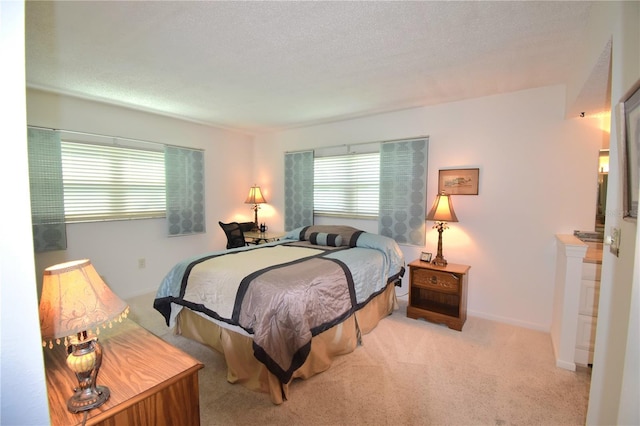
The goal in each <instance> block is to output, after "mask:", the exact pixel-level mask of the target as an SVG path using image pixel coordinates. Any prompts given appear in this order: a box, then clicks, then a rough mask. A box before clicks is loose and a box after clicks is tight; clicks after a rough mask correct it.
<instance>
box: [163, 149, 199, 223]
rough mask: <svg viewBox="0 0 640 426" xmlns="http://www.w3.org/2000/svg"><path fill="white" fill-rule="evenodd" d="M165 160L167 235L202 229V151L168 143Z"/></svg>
mask: <svg viewBox="0 0 640 426" xmlns="http://www.w3.org/2000/svg"><path fill="white" fill-rule="evenodd" d="M164 161H165V174H166V191H167V226H168V232H169V235H190V234H200V233H203V232H205V213H204V200H205V198H204V151H202V150H196V149H188V148H178V147H175V146H167V147H165V151H164Z"/></svg>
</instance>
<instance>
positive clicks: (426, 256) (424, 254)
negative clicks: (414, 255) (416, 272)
mask: <svg viewBox="0 0 640 426" xmlns="http://www.w3.org/2000/svg"><path fill="white" fill-rule="evenodd" d="M420 260H422V261H423V262H431V253H427V252H426V251H423V252H422V254H421V255H420Z"/></svg>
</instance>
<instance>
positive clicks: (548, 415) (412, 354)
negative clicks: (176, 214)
mask: <svg viewBox="0 0 640 426" xmlns="http://www.w3.org/2000/svg"><path fill="white" fill-rule="evenodd" d="M153 296H154V295H153V294H148V295H144V296H139V297H136V298H133V299H130V300H128V302H129V303H130V306H131V314H130V318H131V319H133V320H134V321H136V322H138V323H139V324H141V325H142V326H143V327H145V328H147V329H148V330H150V331H151V332H153V333H155V334H157V335H158V336H160V337H162V338H163V339H164V340H166V341H168V342H170V343H171V344H173V345H175V346H177V347H179V348H181V349H183V350H184V351H185V352H187V353H189V354H191V355H192V356H193V357H194V358H197V359H198V360H200V361H201V362H202V363H203V364H204V365H205V368H204V369H202V370H200V373H199V380H200V415H201V422H202V424H203V425H249V424H269V425H271V424H272V425H285V424H288V425H353V424H358V425H401V424H402V425H425V424H428V425H578V424H580V425H583V424H584V423H585V418H586V409H587V401H588V397H589V381H590V370H589V369H587V368H582V369H579V370H578V371H577V372H570V371H566V370H563V369H560V368H556V367H555V365H554V358H553V351H552V347H551V339H550V337H549V335H548V334H546V333H542V332H537V331H532V330H528V329H524V328H519V327H514V326H510V325H505V324H501V323H497V322H492V321H488V320H484V319H479V318H473V317H471V318H468V319H467V322H466V324H465V326H464V329H463V331H462V332H458V331H453V330H450V329H448V328H446V327H445V326H441V325H437V324H431V323H428V322H425V321H422V320H413V319H409V318H407V317H406V305H407V302H406V299H405V300H402V299H400V301H399V302H400V309H399V310H397V311H395V312H394V313H393V315H391V316H389V317H388V318H385V319H384V320H382V321H381V322H380V324H379V325H378V327H377V328H376V329H375V330H373V332H371V333H370V334H368V335H365V336H364V345H363V346H361V347H358V348H357V349H356V350H355V351H354V352H353V353H351V354H348V355H345V356H342V357H339V358H338V359H336V361H335V362H334V364H333V366H332V367H331V368H330V369H329V370H328V371H326V372H324V373H322V374H320V375H317V376H315V377H312V378H311V379H309V380H300V381H296V382H295V384H294V385H293V386H292V387H291V396H290V399H289V400H288V401H285V403H284V404H282V405H280V406H276V405H273V404H272V403H271V402H270V399H269V396H268V395H267V394H261V393H256V392H252V391H249V390H247V389H245V388H243V387H242V386H240V385H231V384H229V383H227V381H226V371H225V365H224V360H223V359H222V356H221V355H219V354H218V353H217V352H215V351H213V350H211V349H209V348H208V347H206V346H203V345H201V344H199V343H195V342H192V341H189V340H187V339H185V338H183V337H181V336H174V335H173V333H172V331H171V330H169V328H168V327H167V326H166V325H165V324H164V322H163V318H162V316H161V315H160V314H159V313H158V312H156V311H155V310H153V307H152V303H153V302H152V300H153Z"/></svg>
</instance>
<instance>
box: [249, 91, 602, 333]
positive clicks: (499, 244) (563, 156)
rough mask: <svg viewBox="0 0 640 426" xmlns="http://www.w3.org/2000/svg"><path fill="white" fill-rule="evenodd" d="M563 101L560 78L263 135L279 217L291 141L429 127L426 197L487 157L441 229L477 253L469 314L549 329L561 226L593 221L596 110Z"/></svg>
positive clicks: (470, 257) (459, 250) (414, 132)
mask: <svg viewBox="0 0 640 426" xmlns="http://www.w3.org/2000/svg"><path fill="white" fill-rule="evenodd" d="M564 106H565V98H564V88H563V87H560V86H554V87H545V88H541V89H535V90H527V91H522V92H517V93H510V94H505V95H500V96H492V97H485V98H479V99H473V100H468V101H462V102H455V103H450V104H444V105H437V106H431V107H424V108H415V109H410V110H405V111H399V112H395V113H389V114H381V115H377V116H373V117H365V118H359V119H354V120H347V121H341V122H336V123H330V124H325V125H320V126H313V127H307V128H299V129H291V130H287V131H283V132H279V133H274V134H270V135H263V136H258V137H256V163H255V164H256V168H257V170H258V175H260V176H270V178H271V180H270V181H269V185H270V187H271V188H272V191H273V195H272V196H271V200H270V203H271V204H273V205H274V206H275V211H274V212H273V214H272V216H271V217H270V222H271V223H272V224H273V225H272V229H275V228H273V227H274V226H275V227H280V228H282V227H283V224H284V218H283V217H282V215H281V214H282V212H283V203H284V199H283V187H284V183H283V157H284V152H285V151H294V150H299V149H303V148H314V147H319V146H332V145H339V144H349V143H359V142H370V141H380V140H390V139H398V138H404V137H414V136H420V135H428V136H429V137H430V142H429V171H428V182H427V188H428V189H427V200H428V201H427V202H428V205H429V206H430V204H431V202H432V200H433V199H434V198H435V195H436V192H437V179H438V170H439V169H444V168H454V167H479V168H480V188H479V195H478V196H469V195H467V196H461V195H458V196H454V197H453V204H454V208H455V211H456V214H457V216H458V219H459V221H460V222H458V223H454V224H450V229H448V230H446V231H445V233H444V234H443V240H444V242H443V245H444V248H443V255H444V257H445V258H446V259H447V260H448V261H449V262H450V263H463V264H468V265H471V270H470V278H469V299H468V311H469V314H470V315H475V316H480V317H485V318H490V319H494V320H498V321H502V322H508V323H512V324H517V325H521V326H525V327H528V328H534V329H539V330H545V331H548V330H549V328H550V324H551V311H552V305H553V286H554V262H555V245H554V244H555V243H554V235H555V234H556V233H572V232H573V230H575V229H582V230H593V228H594V221H595V201H596V185H597V164H598V163H597V156H598V150H599V148H600V145H601V141H602V131H601V129H599V128H598V127H597V125H598V124H599V122H596V120H594V119H589V118H584V119H580V118H576V119H571V120H565V117H564ZM431 225H432V224H431V223H430V222H428V223H427V226H428V227H429V229H430V226H431ZM436 244H437V233H436V231H435V230H432V229H430V232H429V233H428V234H427V240H426V244H425V247H410V246H403V251H404V253H405V256H406V260H407V262H409V261H411V260H413V259H414V258H416V257H417V256H418V254H419V252H420V251H423V250H424V251H429V252H432V253H435V252H436ZM406 286H407V282H406V279H405V280H404V283H403V288H402V289H399V290H398V293H399V294H401V293H406V292H407V289H406Z"/></svg>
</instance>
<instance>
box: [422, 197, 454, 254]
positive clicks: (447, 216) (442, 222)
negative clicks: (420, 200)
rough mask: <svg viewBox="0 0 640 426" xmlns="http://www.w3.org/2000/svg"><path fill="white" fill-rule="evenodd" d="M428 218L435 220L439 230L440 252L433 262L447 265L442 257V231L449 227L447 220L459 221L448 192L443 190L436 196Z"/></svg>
mask: <svg viewBox="0 0 640 426" xmlns="http://www.w3.org/2000/svg"><path fill="white" fill-rule="evenodd" d="M427 220H433V221H435V222H436V223H435V224H434V225H433V227H434V228H435V229H437V230H438V254H437V255H436V258H435V259H433V261H432V262H431V263H433V264H434V265H436V266H447V261H446V259H445V258H444V257H442V231H444V230H445V229H447V228H448V226H447V222H457V221H458V218H457V217H456V212H454V211H453V204H451V198H450V197H449V195H448V194H446V193H445V192H444V191H442V192H441V193H440V194H438V195H437V196H436V199H435V201H434V202H433V206H431V210H429V213H428V214H427Z"/></svg>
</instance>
